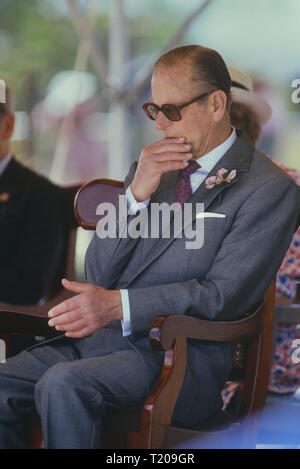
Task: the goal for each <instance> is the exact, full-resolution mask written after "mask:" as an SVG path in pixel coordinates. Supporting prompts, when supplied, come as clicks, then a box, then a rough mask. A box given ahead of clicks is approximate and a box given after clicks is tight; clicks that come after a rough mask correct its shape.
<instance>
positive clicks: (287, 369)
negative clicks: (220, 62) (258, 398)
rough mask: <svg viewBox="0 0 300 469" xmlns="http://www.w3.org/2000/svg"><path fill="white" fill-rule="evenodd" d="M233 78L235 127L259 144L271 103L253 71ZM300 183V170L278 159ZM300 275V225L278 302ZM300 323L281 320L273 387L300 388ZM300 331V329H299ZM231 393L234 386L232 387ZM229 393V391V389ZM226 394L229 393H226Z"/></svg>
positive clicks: (280, 278) (282, 390) (289, 295)
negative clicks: (295, 345) (299, 353)
mask: <svg viewBox="0 0 300 469" xmlns="http://www.w3.org/2000/svg"><path fill="white" fill-rule="evenodd" d="M228 70H229V73H230V76H231V80H232V88H231V93H232V105H231V110H230V119H231V123H232V125H233V127H235V128H237V129H243V130H245V131H246V132H247V134H248V136H249V137H250V139H251V141H252V143H253V144H254V145H256V143H257V141H258V140H259V137H260V135H261V129H262V126H263V125H264V124H265V123H266V122H267V121H268V120H269V119H270V117H271V113H272V111H271V107H270V106H269V104H268V103H267V102H266V101H265V100H264V99H263V98H262V97H261V96H259V95H258V94H257V93H255V92H254V91H253V80H252V78H251V77H250V76H249V75H246V74H245V73H243V72H241V71H239V70H237V69H235V68H232V67H228ZM275 163H276V164H277V165H278V166H280V167H281V168H282V169H283V170H284V171H285V172H287V173H288V174H289V175H290V177H291V178H292V179H293V180H294V181H295V182H296V183H297V184H298V185H299V186H300V171H297V170H296V169H291V168H287V167H286V166H284V165H283V164H281V163H278V162H275ZM297 276H300V227H299V228H298V230H297V231H296V233H295V234H294V237H293V240H292V243H291V246H290V248H289V250H288V251H287V253H286V255H285V258H284V260H283V262H282V265H281V267H280V269H279V272H278V275H277V280H276V301H275V302H276V304H289V303H290V302H291V301H293V300H294V298H295V295H296V282H295V277H297ZM296 329H297V325H287V324H279V325H278V330H277V334H276V351H275V358H274V362H273V364H272V367H271V373H270V382H269V391H271V392H275V393H279V394H286V393H293V392H295V391H297V389H298V388H300V364H298V365H297V364H295V363H293V362H292V352H293V350H294V349H292V346H291V344H292V341H293V340H294V339H296V338H300V334H299V332H298V337H297V330H296ZM298 331H299V330H298ZM228 391H229V392H228V393H227V394H228V396H229V394H230V389H228ZM225 394H226V393H225ZM225 398H226V396H225Z"/></svg>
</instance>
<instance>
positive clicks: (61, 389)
mask: <svg viewBox="0 0 300 469" xmlns="http://www.w3.org/2000/svg"><path fill="white" fill-rule="evenodd" d="M75 394H77V395H79V396H81V397H83V396H84V397H85V398H87V399H91V397H93V396H94V395H95V389H93V388H91V387H90V386H89V385H88V383H86V382H85V380H84V378H83V377H81V376H80V374H79V373H76V372H75V370H74V367H72V363H69V362H66V363H58V364H56V365H54V366H52V367H51V368H49V369H48V370H47V371H46V373H45V374H44V375H43V376H42V378H40V380H39V381H38V382H37V384H36V385H35V403H36V406H37V409H38V410H39V409H40V405H41V402H42V400H43V398H46V400H49V399H50V400H51V398H53V399H55V400H56V401H58V400H65V401H66V402H67V400H69V398H71V396H72V395H73V396H74V395H75ZM98 395H99V399H100V398H101V394H100V392H99V393H98Z"/></svg>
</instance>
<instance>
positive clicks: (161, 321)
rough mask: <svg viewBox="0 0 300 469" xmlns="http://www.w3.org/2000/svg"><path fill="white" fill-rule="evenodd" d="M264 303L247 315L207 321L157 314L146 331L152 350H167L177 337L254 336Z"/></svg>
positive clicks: (230, 338) (220, 339) (227, 338)
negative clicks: (226, 319) (240, 317)
mask: <svg viewBox="0 0 300 469" xmlns="http://www.w3.org/2000/svg"><path fill="white" fill-rule="evenodd" d="M262 310H263V304H262V305H260V306H259V308H258V309H257V310H256V311H255V312H254V313H252V314H251V315H250V316H248V317H246V318H243V319H240V320H237V321H206V320H203V319H198V318H194V317H191V316H183V315H179V316H178V315H165V316H158V317H157V318H155V320H154V321H153V323H152V327H151V330H150V333H149V339H150V343H151V346H152V348H153V349H155V350H168V349H170V348H171V347H172V344H173V342H174V340H175V339H176V338H179V337H180V338H190V339H200V340H215V341H217V342H239V341H245V340H247V339H248V338H251V337H253V336H254V335H255V334H256V333H257V332H258V330H259V321H260V316H261V313H262Z"/></svg>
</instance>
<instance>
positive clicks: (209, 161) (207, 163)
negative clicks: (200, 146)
mask: <svg viewBox="0 0 300 469" xmlns="http://www.w3.org/2000/svg"><path fill="white" fill-rule="evenodd" d="M236 139H237V135H236V131H235V129H233V130H232V132H231V134H230V135H229V137H228V138H227V139H226V140H225V142H223V143H221V144H220V145H218V146H217V147H216V148H214V149H213V150H211V151H210V152H209V153H206V155H203V156H200V158H198V159H197V160H196V161H197V163H198V164H199V165H200V166H201V168H200V170H204V171H207V173H209V172H210V171H211V170H212V169H213V167H214V166H215V165H216V164H217V163H218V161H219V160H220V159H221V158H222V156H224V155H225V153H226V152H227V151H228V150H229V148H231V147H232V145H233V144H234V142H235V141H236Z"/></svg>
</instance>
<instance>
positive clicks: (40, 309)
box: [0, 185, 80, 356]
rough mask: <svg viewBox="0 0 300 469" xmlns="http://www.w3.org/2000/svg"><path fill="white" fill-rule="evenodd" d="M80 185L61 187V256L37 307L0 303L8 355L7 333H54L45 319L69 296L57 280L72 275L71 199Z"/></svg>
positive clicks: (73, 228) (73, 230)
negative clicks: (62, 221) (62, 232)
mask: <svg viewBox="0 0 300 469" xmlns="http://www.w3.org/2000/svg"><path fill="white" fill-rule="evenodd" d="M79 188H80V185H75V186H69V187H64V188H63V189H62V190H63V203H64V208H63V211H64V240H63V244H64V246H63V250H62V252H63V255H62V256H61V259H60V263H59V265H57V266H56V268H55V271H56V272H55V275H54V276H53V279H52V282H51V283H50V284H49V285H48V286H47V291H46V292H45V296H44V298H42V299H41V301H40V303H39V304H34V305H26V306H25V305H14V304H9V303H1V302H0V338H2V339H4V340H5V342H6V354H7V356H9V354H10V344H11V334H21V335H32V336H42V337H47V338H49V337H52V336H53V335H56V334H57V333H56V332H55V331H52V330H51V329H50V328H49V327H48V326H47V322H46V320H45V318H47V317H48V311H49V309H51V307H53V306H55V305H57V304H58V303H60V302H61V301H63V300H64V299H66V298H69V297H70V296H72V294H71V293H70V292H67V291H66V290H65V289H64V288H63V287H62V285H61V283H60V281H61V278H63V277H66V278H68V279H70V280H72V279H74V278H75V275H74V257H75V244H76V232H77V227H78V225H77V221H76V218H75V216H74V198H75V195H76V193H77V191H78V189H79Z"/></svg>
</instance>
